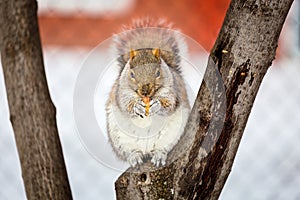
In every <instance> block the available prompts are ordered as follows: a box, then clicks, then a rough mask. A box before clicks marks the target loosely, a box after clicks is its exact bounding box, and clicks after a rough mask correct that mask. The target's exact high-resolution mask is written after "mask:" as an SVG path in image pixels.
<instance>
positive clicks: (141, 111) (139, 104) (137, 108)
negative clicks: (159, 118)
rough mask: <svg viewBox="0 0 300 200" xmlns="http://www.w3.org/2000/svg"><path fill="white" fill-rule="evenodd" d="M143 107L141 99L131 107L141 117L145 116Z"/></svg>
mask: <svg viewBox="0 0 300 200" xmlns="http://www.w3.org/2000/svg"><path fill="white" fill-rule="evenodd" d="M145 107H146V104H145V103H144V102H143V101H142V100H138V101H137V102H136V103H135V104H134V107H133V112H134V113H135V114H136V115H138V116H139V117H141V118H144V117H145V114H146V113H145V112H146V111H145Z"/></svg>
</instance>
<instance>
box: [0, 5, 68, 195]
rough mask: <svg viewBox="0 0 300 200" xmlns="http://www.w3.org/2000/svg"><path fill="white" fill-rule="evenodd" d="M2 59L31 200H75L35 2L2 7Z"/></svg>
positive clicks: (24, 174) (26, 186)
mask: <svg viewBox="0 0 300 200" xmlns="http://www.w3.org/2000/svg"><path fill="white" fill-rule="evenodd" d="M0 31H1V32H0V33H1V34H0V45H1V59H2V65H3V72H4V78H5V84H6V89H7V96H8V103H9V110H10V120H11V123H12V126H13V129H14V134H15V139H16V143H17V149H18V153H19V157H20V161H21V168H22V177H23V181H24V185H25V190H26V195H27V198H28V199H39V200H40V199H72V196H71V190H70V186H69V183H68V177H67V173H66V168H65V164H64V159H63V155H62V148H61V145H60V141H59V136H58V131H57V128H56V118H55V117H56V116H55V115H56V110H55V107H54V105H53V104H52V102H51V100H50V95H49V91H48V87H47V82H46V77H45V71H44V65H43V56H42V49H41V44H40V37H39V31H38V24H37V3H36V1H34V0H26V1H23V0H2V1H1V2H0Z"/></svg>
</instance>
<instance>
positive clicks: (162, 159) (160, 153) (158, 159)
mask: <svg viewBox="0 0 300 200" xmlns="http://www.w3.org/2000/svg"><path fill="white" fill-rule="evenodd" d="M151 155H152V159H151V162H152V163H153V164H154V166H156V167H159V166H160V165H162V166H163V165H165V164H166V160H167V152H166V151H165V150H158V149H156V150H152V151H151Z"/></svg>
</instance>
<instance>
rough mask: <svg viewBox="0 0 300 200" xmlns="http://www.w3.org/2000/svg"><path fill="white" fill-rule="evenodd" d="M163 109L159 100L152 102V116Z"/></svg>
mask: <svg viewBox="0 0 300 200" xmlns="http://www.w3.org/2000/svg"><path fill="white" fill-rule="evenodd" d="M160 108H161V103H160V101H159V100H158V99H155V100H151V101H150V114H154V113H157V112H158V111H159V110H160Z"/></svg>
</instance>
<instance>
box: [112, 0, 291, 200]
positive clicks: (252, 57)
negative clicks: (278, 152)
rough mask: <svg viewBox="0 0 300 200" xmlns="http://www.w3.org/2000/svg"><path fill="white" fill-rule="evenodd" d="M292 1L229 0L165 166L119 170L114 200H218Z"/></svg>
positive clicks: (147, 164) (145, 166)
mask: <svg viewBox="0 0 300 200" xmlns="http://www.w3.org/2000/svg"><path fill="white" fill-rule="evenodd" d="M292 2H293V0H278V1H269V0H260V1H257V0H243V1H241V0H232V1H231V4H230V6H229V9H228V11H227V14H226V17H225V20H224V23H223V26H222V28H221V30H220V33H219V36H218V38H217V41H216V43H215V45H214V47H213V49H212V51H211V53H210V56H209V61H208V65H207V70H206V72H205V75H204V81H203V82H202V84H201V87H200V90H199V92H198V96H197V98H196V101H195V104H194V106H193V109H192V111H191V114H190V117H189V120H188V123H187V125H186V128H185V133H184V136H183V137H182V138H181V140H180V141H179V143H178V144H177V145H176V146H175V148H174V149H173V151H172V152H171V153H169V155H168V163H167V165H166V166H164V167H162V168H160V169H156V170H155V169H153V168H152V166H151V165H150V164H149V163H146V164H145V165H144V166H141V168H140V172H136V173H133V172H132V171H131V170H132V169H131V168H129V169H128V170H127V171H126V172H124V173H123V174H122V175H121V176H120V177H119V179H118V180H117V181H116V183H115V187H116V195H117V198H118V199H119V200H123V199H124V200H125V199H218V197H219V195H220V193H221V191H222V188H223V186H224V184H225V181H226V179H227V177H228V175H229V173H230V171H231V167H232V164H233V160H234V157H235V155H236V152H237V149H238V145H239V143H240V140H241V137H242V135H243V131H244V128H245V126H246V122H247V119H248V116H249V114H250V111H251V108H252V105H253V102H254V99H255V97H256V94H257V91H258V89H259V86H260V84H261V82H262V79H263V77H264V75H265V73H266V72H267V70H268V68H269V66H270V65H271V63H272V61H273V60H274V58H275V52H276V48H277V44H278V38H279V35H280V32H281V29H282V26H283V23H284V21H285V18H286V16H287V13H288V11H289V9H290V7H291V4H292ZM200 20H201V19H200ZM198 31H201V30H198Z"/></svg>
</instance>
